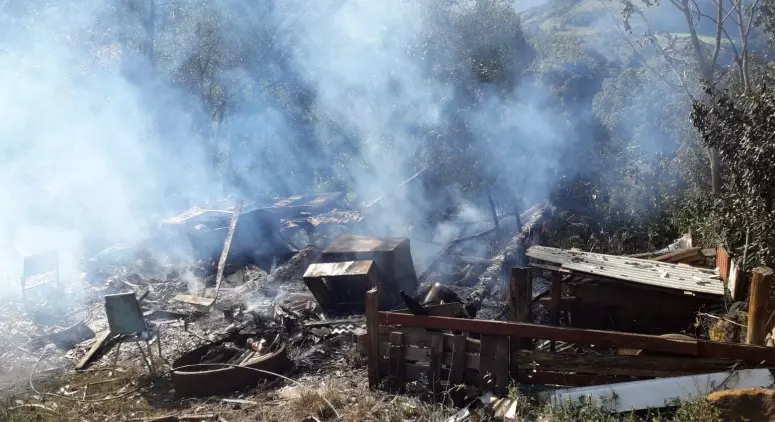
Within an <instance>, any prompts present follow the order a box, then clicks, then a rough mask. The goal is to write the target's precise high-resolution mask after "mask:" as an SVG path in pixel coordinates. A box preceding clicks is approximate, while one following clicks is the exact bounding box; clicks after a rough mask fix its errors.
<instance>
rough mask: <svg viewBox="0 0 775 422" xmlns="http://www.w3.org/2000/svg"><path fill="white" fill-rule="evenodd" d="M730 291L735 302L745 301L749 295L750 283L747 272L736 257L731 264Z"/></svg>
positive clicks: (728, 284) (728, 282)
mask: <svg viewBox="0 0 775 422" xmlns="http://www.w3.org/2000/svg"><path fill="white" fill-rule="evenodd" d="M727 286H728V288H729V293H730V294H731V295H732V300H733V301H735V302H743V301H744V300H745V298H746V297H748V283H747V279H746V275H745V273H744V272H743V271H742V270H741V268H740V265H738V263H737V261H735V260H734V259H733V260H732V261H731V263H730V264H729V280H728V281H727Z"/></svg>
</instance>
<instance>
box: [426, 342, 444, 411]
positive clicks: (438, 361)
mask: <svg viewBox="0 0 775 422" xmlns="http://www.w3.org/2000/svg"><path fill="white" fill-rule="evenodd" d="M428 335H429V336H430V338H431V348H430V352H431V353H430V360H429V363H428V383H429V384H430V390H431V394H433V398H434V400H438V399H439V398H441V393H442V389H441V380H442V378H441V366H442V363H443V360H444V337H443V336H442V335H441V333H428Z"/></svg>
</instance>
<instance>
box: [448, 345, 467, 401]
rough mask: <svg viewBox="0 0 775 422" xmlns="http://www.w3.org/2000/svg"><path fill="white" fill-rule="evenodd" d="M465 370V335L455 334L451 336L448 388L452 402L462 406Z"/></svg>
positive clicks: (464, 396) (464, 394)
mask: <svg viewBox="0 0 775 422" xmlns="http://www.w3.org/2000/svg"><path fill="white" fill-rule="evenodd" d="M465 370H466V336H465V335H462V334H461V335H456V336H455V337H453V338H452V364H451V365H450V367H449V388H450V389H451V390H452V391H451V392H450V396H451V398H452V403H454V404H455V405H456V406H460V407H463V406H464V404H463V401H464V400H465V398H466V392H465V389H464V388H463V383H464V380H465V377H464V375H465Z"/></svg>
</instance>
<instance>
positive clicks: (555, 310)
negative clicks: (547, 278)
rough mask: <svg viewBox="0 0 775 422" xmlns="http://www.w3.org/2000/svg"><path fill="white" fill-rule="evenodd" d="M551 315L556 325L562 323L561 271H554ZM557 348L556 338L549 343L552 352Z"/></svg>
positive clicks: (550, 295)
mask: <svg viewBox="0 0 775 422" xmlns="http://www.w3.org/2000/svg"><path fill="white" fill-rule="evenodd" d="M549 297H550V299H551V300H550V304H549V315H550V318H551V324H552V325H554V326H555V327H556V326H558V325H560V301H561V300H562V274H560V272H559V271H554V272H552V286H551V293H550V294H549ZM554 349H555V344H554V340H552V342H551V343H550V344H549V350H551V351H552V352H553V351H554Z"/></svg>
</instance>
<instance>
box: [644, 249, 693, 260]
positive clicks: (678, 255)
mask: <svg viewBox="0 0 775 422" xmlns="http://www.w3.org/2000/svg"><path fill="white" fill-rule="evenodd" d="M701 251H702V249H701V248H689V249H680V250H677V251H673V252H668V253H666V254H664V255H660V256H657V257H654V258H651V260H652V261H660V262H673V263H676V262H681V261H685V260H688V259H692V258H695V257H698V258H702V256H701V253H702V252H701Z"/></svg>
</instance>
